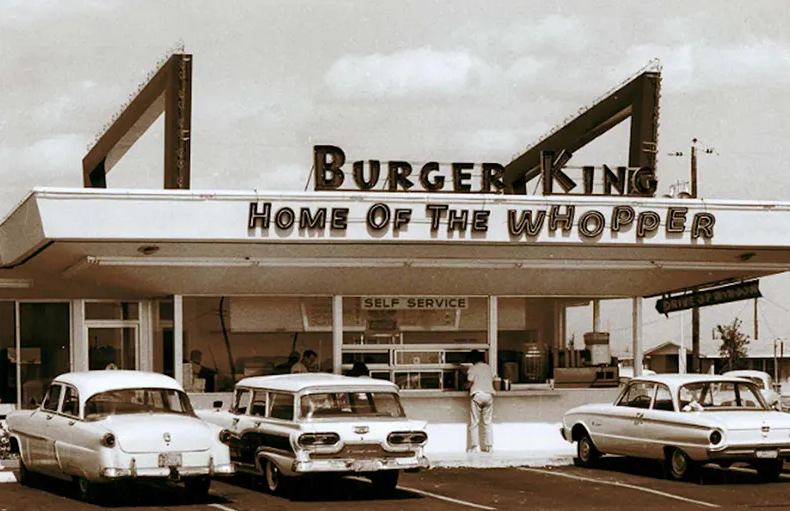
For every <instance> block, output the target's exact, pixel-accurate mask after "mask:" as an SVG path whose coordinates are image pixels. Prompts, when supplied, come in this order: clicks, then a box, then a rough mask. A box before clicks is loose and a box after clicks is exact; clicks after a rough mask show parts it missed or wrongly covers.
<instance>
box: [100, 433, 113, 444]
mask: <svg viewBox="0 0 790 511" xmlns="http://www.w3.org/2000/svg"><path fill="white" fill-rule="evenodd" d="M101 444H102V445H103V446H104V447H115V435H113V434H112V433H107V434H106V435H104V436H103V437H102V439H101Z"/></svg>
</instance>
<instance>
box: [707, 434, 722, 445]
mask: <svg viewBox="0 0 790 511" xmlns="http://www.w3.org/2000/svg"><path fill="white" fill-rule="evenodd" d="M721 440H722V436H721V431H712V432H711V434H710V443H712V444H713V445H716V444H718V443H719V442H721Z"/></svg>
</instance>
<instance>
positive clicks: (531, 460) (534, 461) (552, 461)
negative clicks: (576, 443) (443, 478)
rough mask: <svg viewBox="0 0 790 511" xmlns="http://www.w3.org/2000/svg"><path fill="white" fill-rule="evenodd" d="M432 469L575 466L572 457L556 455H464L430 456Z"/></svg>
mask: <svg viewBox="0 0 790 511" xmlns="http://www.w3.org/2000/svg"><path fill="white" fill-rule="evenodd" d="M428 459H429V460H430V463H431V469H435V468H510V467H559V466H567V465H572V464H573V456H572V455H564V454H555V453H544V454H537V453H534V454H533V453H530V454H529V455H519V453H469V454H467V453H463V454H454V455H445V456H437V455H434V456H428Z"/></svg>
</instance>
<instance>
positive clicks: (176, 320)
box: [173, 295, 184, 385]
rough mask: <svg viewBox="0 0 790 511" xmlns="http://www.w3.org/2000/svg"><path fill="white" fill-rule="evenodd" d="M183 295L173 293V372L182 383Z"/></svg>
mask: <svg viewBox="0 0 790 511" xmlns="http://www.w3.org/2000/svg"><path fill="white" fill-rule="evenodd" d="M183 360H184V297H183V296H181V295H173V364H174V367H173V374H174V375H175V379H176V381H177V382H178V383H180V384H182V385H183V384H184V364H183Z"/></svg>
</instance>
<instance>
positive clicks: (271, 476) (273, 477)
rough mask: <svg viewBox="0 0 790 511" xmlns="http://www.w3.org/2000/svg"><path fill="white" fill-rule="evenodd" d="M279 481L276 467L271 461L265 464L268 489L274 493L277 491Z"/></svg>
mask: <svg viewBox="0 0 790 511" xmlns="http://www.w3.org/2000/svg"><path fill="white" fill-rule="evenodd" d="M279 480H280V474H279V470H278V469H277V467H276V466H275V465H274V463H272V462H271V461H267V462H266V483H267V484H268V485H269V489H270V490H272V491H274V490H276V489H277V484H278V483H279Z"/></svg>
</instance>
